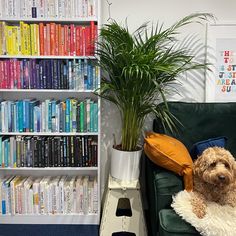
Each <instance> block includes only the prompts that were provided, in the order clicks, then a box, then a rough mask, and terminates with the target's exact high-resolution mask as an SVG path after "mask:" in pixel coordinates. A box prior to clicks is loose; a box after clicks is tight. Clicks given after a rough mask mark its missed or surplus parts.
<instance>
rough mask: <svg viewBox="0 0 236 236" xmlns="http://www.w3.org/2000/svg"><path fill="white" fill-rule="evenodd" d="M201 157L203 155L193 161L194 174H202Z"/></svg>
mask: <svg viewBox="0 0 236 236" xmlns="http://www.w3.org/2000/svg"><path fill="white" fill-rule="evenodd" d="M200 159H201V156H199V157H198V158H197V159H196V160H195V161H194V163H193V174H194V175H199V174H200V169H201V166H200V163H201V161H200Z"/></svg>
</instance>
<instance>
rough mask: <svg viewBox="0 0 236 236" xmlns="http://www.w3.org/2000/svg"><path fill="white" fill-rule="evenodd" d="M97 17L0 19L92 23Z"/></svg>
mask: <svg viewBox="0 0 236 236" xmlns="http://www.w3.org/2000/svg"><path fill="white" fill-rule="evenodd" d="M97 20H98V19H97V18H96V17H83V18H0V21H7V22H20V21H24V22H29V23H30V22H64V23H83V24H84V23H90V21H97Z"/></svg>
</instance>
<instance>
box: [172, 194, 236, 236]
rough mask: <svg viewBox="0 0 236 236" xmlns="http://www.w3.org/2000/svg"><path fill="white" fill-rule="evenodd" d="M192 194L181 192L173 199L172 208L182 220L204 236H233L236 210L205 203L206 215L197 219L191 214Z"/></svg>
mask: <svg viewBox="0 0 236 236" xmlns="http://www.w3.org/2000/svg"><path fill="white" fill-rule="evenodd" d="M192 194H193V193H188V192H187V191H181V192H179V193H177V195H175V196H174V197H173V203H172V205H171V206H172V207H173V209H174V210H175V212H176V213H177V214H179V215H180V216H181V217H182V218H183V219H184V220H186V221H187V222H189V223H190V224H191V225H193V226H194V227H195V228H196V229H197V230H198V231H199V232H200V233H201V235H204V236H235V235H236V208H233V207H231V206H221V205H219V204H217V203H214V202H208V203H207V213H206V215H205V217H204V218H203V219H199V218H198V217H197V216H196V215H195V214H194V213H193V212H192V205H191V202H190V199H191V196H192Z"/></svg>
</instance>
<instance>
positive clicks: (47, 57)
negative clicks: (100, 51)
mask: <svg viewBox="0 0 236 236" xmlns="http://www.w3.org/2000/svg"><path fill="white" fill-rule="evenodd" d="M1 58H2V59H11V58H19V59H89V60H96V57H94V56H27V55H0V59H1Z"/></svg>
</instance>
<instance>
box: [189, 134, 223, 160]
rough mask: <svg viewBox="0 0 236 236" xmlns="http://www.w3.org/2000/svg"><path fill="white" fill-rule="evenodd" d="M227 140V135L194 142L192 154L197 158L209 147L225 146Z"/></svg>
mask: <svg viewBox="0 0 236 236" xmlns="http://www.w3.org/2000/svg"><path fill="white" fill-rule="evenodd" d="M226 142H227V138H226V137H225V136H222V137H217V138H211V139H207V140H203V141H200V142H197V143H195V144H193V147H192V148H191V150H190V155H191V157H192V158H193V159H197V157H198V156H200V155H201V154H202V153H203V151H204V150H205V149H207V148H209V147H222V148H225V146H226Z"/></svg>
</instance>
